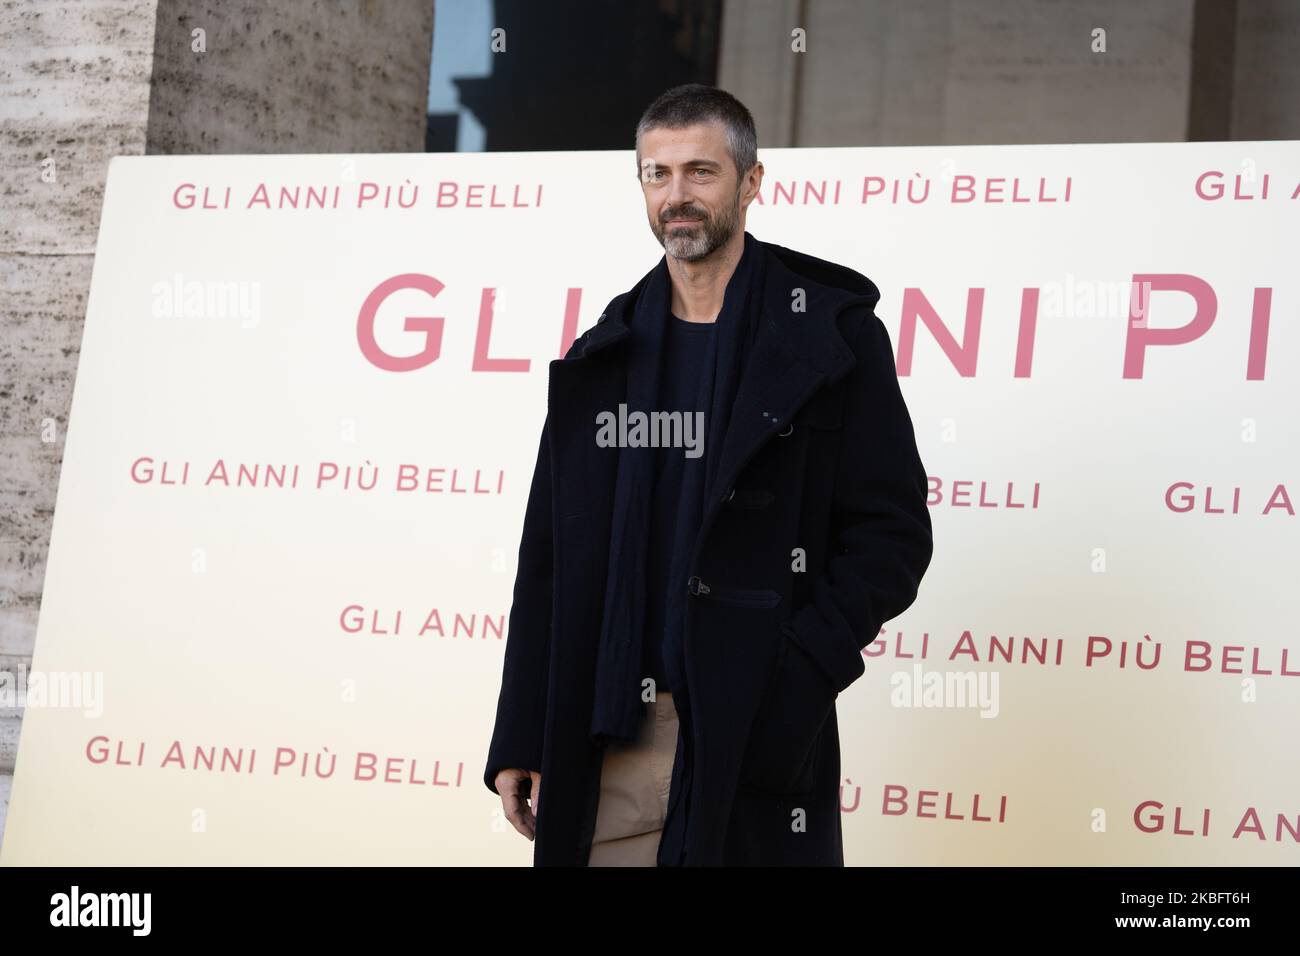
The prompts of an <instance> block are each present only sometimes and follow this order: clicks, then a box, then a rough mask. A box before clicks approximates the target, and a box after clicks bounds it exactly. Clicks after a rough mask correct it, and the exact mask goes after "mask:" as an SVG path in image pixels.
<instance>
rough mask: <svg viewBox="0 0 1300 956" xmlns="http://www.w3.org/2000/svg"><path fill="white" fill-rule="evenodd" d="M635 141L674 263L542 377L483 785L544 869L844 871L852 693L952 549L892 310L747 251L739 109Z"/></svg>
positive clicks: (666, 110) (846, 286) (695, 91)
mask: <svg viewBox="0 0 1300 956" xmlns="http://www.w3.org/2000/svg"><path fill="white" fill-rule="evenodd" d="M636 142H637V169H638V178H639V180H640V184H641V190H642V192H643V194H644V196H645V201H646V212H647V216H648V218H649V222H650V228H651V230H652V231H653V232H654V234H655V237H656V238H657V239H658V240H659V242H660V243H661V245H662V246H663V248H664V252H665V255H664V257H663V258H662V259H661V260H660V261H659V263H658V265H656V266H655V268H654V269H652V270H651V271H650V272H649V273H647V274H646V276H645V277H644V278H642V279H641V281H640V282H638V283H637V285H636V286H634V287H633V288H632V289H631V290H629V291H628V292H626V293H623V294H622V295H619V296H617V297H615V298H614V299H613V300H612V301H611V302H610V303H609V305H608V306H607V307H606V309H605V311H604V313H603V314H602V315H601V317H600V319H599V320H598V321H597V323H596V325H595V326H593V327H592V328H590V329H588V330H587V331H586V332H585V333H583V335H582V336H580V337H579V338H578V339H577V340H576V341H575V342H574V343H573V345H572V346H571V347H570V348H569V350H568V352H567V353H566V355H565V356H564V358H563V359H560V360H557V361H554V362H552V363H551V364H550V384H549V391H548V405H547V416H546V421H545V424H544V425H543V427H542V434H541V442H540V447H539V450H538V456H537V464H536V468H535V470H534V474H533V479H532V486H531V489H530V492H529V498H528V505H527V509H526V513H525V518H524V527H523V534H522V539H521V542H520V548H519V570H518V576H517V579H516V582H515V588H514V601H513V606H512V608H511V611H510V620H509V634H508V639H507V644H506V650H505V663H504V669H503V675H502V685H501V692H500V697H499V700H498V706H497V716H496V726H495V729H494V731H493V735H492V742H491V745H490V748H489V753H488V760H487V767H486V770H485V774H484V782H485V784H486V785H487V787H488V788H489V789H490V790H492V791H493V792H494V793H497V794H499V795H500V797H501V801H502V806H503V808H504V811H505V814H506V816H507V818H508V819H509V820H510V821H511V823H512V824H513V825H514V826H515V828H516V829H517V830H519V832H521V833H523V834H524V835H525V836H527V837H529V838H530V839H532V840H533V841H534V847H533V858H534V864H535V865H539V866H541V865H576V866H583V865H606V864H609V865H620V864H643V865H654V864H656V863H657V864H659V865H688V866H707V865H788V864H800V865H808V864H813V865H834V866H842V865H843V862H844V855H843V844H842V837H841V828H840V793H839V787H840V783H841V780H840V751H839V731H838V725H837V722H836V711H835V699H836V698H837V697H838V696H839V693H840V692H841V691H842V690H844V689H845V688H846V687H847V686H848V685H849V684H851V683H852V682H853V681H854V680H856V679H857V678H858V677H859V676H860V675H861V674H862V673H863V671H864V666H865V665H864V662H863V659H862V648H864V647H865V646H866V645H867V644H869V643H870V642H871V641H872V640H873V639H874V638H875V637H876V636H877V635H878V633H879V631H880V628H881V626H882V625H883V624H884V623H885V622H886V621H888V620H889V619H890V618H893V617H895V616H897V615H898V614H899V613H901V612H902V611H904V610H905V609H906V608H908V607H909V606H910V605H911V604H912V603H913V601H914V600H915V598H916V595H917V591H918V587H919V585H920V581H921V578H922V576H923V575H924V573H925V571H926V569H927V567H928V566H929V563H930V557H931V553H932V549H933V544H932V537H931V524H930V516H929V511H928V508H927V505H926V475H925V469H924V467H923V466H922V463H921V460H920V457H919V455H918V453H917V448H916V442H915V437H914V432H913V428H912V423H911V419H910V417H909V415H908V412H907V408H906V406H905V404H904V402H903V398H902V394H901V392H900V390H899V386H898V379H897V374H896V371H895V368H894V360H893V350H892V347H891V344H890V340H889V335H888V333H887V331H886V330H885V327H884V325H883V324H882V322H881V321H880V319H879V318H878V317H877V316H876V315H875V312H874V311H873V310H874V306H875V304H876V302H877V301H878V300H879V298H880V293H879V291H878V290H877V289H876V287H875V285H874V284H872V282H871V281H870V280H869V279H867V278H865V277H864V276H862V275H860V274H858V273H857V272H854V271H852V270H850V269H847V268H845V267H842V266H838V265H835V264H833V263H830V262H826V261H824V260H821V259H817V258H814V257H812V256H808V255H804V254H801V253H798V252H794V251H792V250H790V249H786V248H783V247H781V246H778V245H773V244H769V243H765V242H760V241H758V240H757V239H755V238H754V237H753V236H752V235H750V234H749V233H748V232H747V231H746V230H745V216H746V213H747V210H748V207H749V204H750V203H751V202H752V201H753V200H754V198H755V196H756V195H757V194H758V190H759V186H760V184H761V183H762V179H763V165H762V164H761V163H759V162H758V160H757V139H756V135H755V132H754V124H753V119H752V118H751V116H750V114H749V111H748V110H747V109H746V108H745V107H744V106H743V105H742V104H741V103H739V102H738V101H737V100H736V99H735V98H734V97H732V96H730V95H729V94H727V93H725V92H723V91H721V90H718V89H715V88H712V87H705V86H700V85H695V84H691V85H688V86H683V87H677V88H675V89H672V90H669V91H668V92H667V93H665V94H664V95H663V96H661V97H660V98H659V99H658V100H656V101H655V102H654V103H653V104H652V105H651V106H650V107H649V109H647V110H646V112H645V115H644V116H643V117H642V119H641V121H640V123H639V124H638V127H637V139H636ZM638 421H640V423H641V425H638V424H637V422H638ZM647 421H650V422H652V424H651V426H650V427H649V428H647V427H644V423H645V422H647ZM615 422H617V424H618V427H617V428H615V427H612V426H613V423H615ZM656 423H657V424H656ZM665 423H667V424H669V425H671V427H670V428H662V427H658V426H663V425H664V424H665ZM692 423H694V424H698V425H700V426H701V427H700V428H697V429H696V436H695V437H699V435H702V436H703V440H702V442H696V443H695V445H694V446H692V447H687V446H688V444H689V443H688V441H687V439H688V438H689V437H691V431H692V429H691V427H690V425H691V424H692ZM614 437H617V440H616V441H615V440H612V439H613V438H614ZM664 437H667V438H668V439H670V440H669V441H667V442H663V441H660V440H659V439H661V438H664ZM691 451H696V452H697V454H695V455H694V457H692V456H691V455H690V454H689V453H690V452H691ZM543 783H544V784H545V786H543ZM525 801H529V802H525Z"/></svg>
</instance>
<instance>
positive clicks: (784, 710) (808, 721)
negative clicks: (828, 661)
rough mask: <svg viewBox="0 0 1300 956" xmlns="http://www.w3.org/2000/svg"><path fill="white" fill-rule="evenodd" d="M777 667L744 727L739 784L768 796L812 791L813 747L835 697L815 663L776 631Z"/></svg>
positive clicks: (815, 745) (819, 737) (786, 637)
mask: <svg viewBox="0 0 1300 956" xmlns="http://www.w3.org/2000/svg"><path fill="white" fill-rule="evenodd" d="M781 642H782V643H781V648H780V651H779V652H778V657H777V666H776V670H775V673H774V674H773V676H772V680H771V682H770V684H769V687H768V690H767V693H766V694H765V695H764V698H763V701H762V703H761V704H760V706H759V711H758V716H757V717H755V719H754V723H753V725H752V726H751V728H750V732H749V740H748V742H747V743H746V745H745V757H744V761H743V763H742V765H741V773H740V784H741V786H743V787H746V788H748V789H751V790H759V791H762V792H764V793H772V794H803V793H807V792H809V791H810V790H811V789H812V787H813V782H814V781H813V771H814V769H815V765H816V757H817V750H818V744H819V742H820V740H821V734H822V728H823V727H824V726H825V725H826V718H827V717H829V716H830V712H831V709H832V708H833V707H834V706H835V699H836V698H837V697H838V696H839V694H837V693H835V691H834V689H833V688H832V686H831V683H830V681H829V680H827V678H826V676H825V674H823V673H822V671H821V669H820V668H819V667H818V666H817V664H816V662H815V661H813V659H812V658H811V657H810V656H809V655H808V653H807V652H806V651H805V650H804V649H803V648H801V647H800V646H799V645H798V644H797V643H795V641H794V640H793V639H792V638H791V637H790V636H789V635H787V634H786V633H785V632H784V630H783V631H782V632H781Z"/></svg>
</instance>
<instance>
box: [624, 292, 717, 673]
mask: <svg viewBox="0 0 1300 956" xmlns="http://www.w3.org/2000/svg"><path fill="white" fill-rule="evenodd" d="M716 330H717V323H716V322H687V321H686V320H685V319H679V318H678V317H677V316H675V315H673V314H671V313H669V315H668V327H667V329H665V335H664V351H663V358H664V366H663V368H662V370H661V371H660V377H659V398H658V400H657V401H656V402H655V406H654V408H655V410H657V411H665V412H674V411H679V412H682V413H683V418H685V417H686V416H688V415H691V416H693V413H695V412H700V413H702V414H701V415H700V416H699V417H698V419H697V418H695V417H692V419H691V429H692V431H690V432H685V431H684V432H683V435H690V437H691V441H692V447H690V448H687V447H677V448H671V447H669V448H655V449H653V452H654V473H655V474H654V493H653V499H652V505H651V511H650V528H649V532H650V540H649V542H648V544H647V560H648V567H647V582H646V583H647V588H646V608H647V610H646V630H645V641H644V645H643V649H644V653H643V655H642V658H643V659H642V673H643V674H644V675H645V676H646V677H652V678H654V681H655V687H656V689H657V690H660V691H668V692H669V693H671V692H672V688H671V687H670V686H669V681H668V676H667V674H666V672H665V670H664V662H663V640H664V610H665V605H666V604H667V600H668V591H667V588H668V584H669V582H668V574H669V564H670V562H671V561H672V544H673V534H674V532H675V531H676V527H677V503H678V501H679V500H680V498H681V494H680V489H681V487H682V478H683V476H684V475H685V474H686V469H702V468H703V467H704V461H705V455H704V445H703V442H704V436H705V435H706V434H707V432H708V398H707V397H706V396H705V395H703V394H702V393H703V389H702V385H701V383H702V382H703V380H704V377H705V368H706V365H705V363H706V361H708V359H709V356H710V355H711V354H712V350H711V348H710V346H711V345H712V339H713V337H714V333H715V332H716ZM701 424H702V425H703V427H702V428H701V427H699V426H700V425H701ZM687 452H689V453H690V454H692V455H697V457H694V458H688V457H687ZM674 583H676V584H677V585H678V586H679V587H685V586H686V585H685V583H684V582H680V583H678V582H674Z"/></svg>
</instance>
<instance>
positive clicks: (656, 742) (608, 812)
mask: <svg viewBox="0 0 1300 956" xmlns="http://www.w3.org/2000/svg"><path fill="white" fill-rule="evenodd" d="M655 696H656V699H655V700H653V701H651V702H650V703H648V704H646V705H645V706H646V710H647V715H646V719H645V720H643V721H642V722H641V729H640V731H639V733H638V735H637V739H636V741H635V742H633V743H617V742H616V743H612V744H610V745H609V746H608V747H607V748H606V749H605V756H604V760H603V762H602V763H601V767H600V802H599V803H598V804H597V806H596V832H595V835H594V836H593V838H592V842H591V855H590V856H589V857H588V858H587V865H588V866H655V865H656V858H657V856H658V854H659V838H660V836H662V835H663V828H664V820H665V819H666V818H667V816H668V788H669V786H670V785H671V784H672V777H673V760H674V758H675V757H676V755H677V709H676V707H675V706H674V705H673V695H672V694H670V693H667V692H665V691H660V692H659V693H658V694H656V695H655Z"/></svg>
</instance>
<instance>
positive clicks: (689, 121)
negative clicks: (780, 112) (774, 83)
mask: <svg viewBox="0 0 1300 956" xmlns="http://www.w3.org/2000/svg"><path fill="white" fill-rule="evenodd" d="M713 120H721V121H722V124H723V125H724V126H725V127H726V130H727V151H728V152H729V153H731V161H732V162H733V163H735V164H736V175H737V176H738V177H741V176H744V175H745V173H747V172H749V171H750V169H752V168H753V166H754V164H755V163H757V162H758V133H757V132H756V131H755V129H754V117H753V116H752V115H750V112H749V110H748V109H746V108H745V104H744V103H742V102H740V100H738V99H736V98H735V97H734V96H732V95H731V94H730V93H728V92H727V91H726V90H721V89H719V88H718V87H716V86H705V85H704V84H702V83H687V84H685V85H683V86H674V87H673V88H672V89H671V90H668V91H667V92H666V93H664V94H662V95H661V96H660V97H659V98H658V99H657V100H655V101H654V102H653V103H651V104H650V105H649V106H648V107H647V108H646V111H645V112H644V113H643V114H642V115H641V121H640V122H639V123H637V124H636V173H637V177H638V178H640V176H641V136H642V135H643V134H644V133H646V132H648V131H649V130H652V129H681V128H682V127H685V126H694V125H695V124H697V123H708V122H711V121H713Z"/></svg>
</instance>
